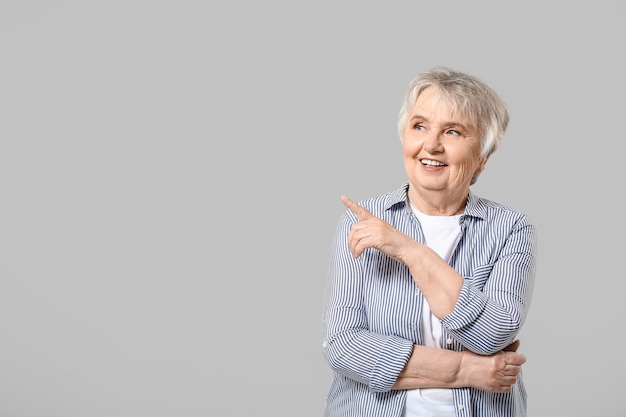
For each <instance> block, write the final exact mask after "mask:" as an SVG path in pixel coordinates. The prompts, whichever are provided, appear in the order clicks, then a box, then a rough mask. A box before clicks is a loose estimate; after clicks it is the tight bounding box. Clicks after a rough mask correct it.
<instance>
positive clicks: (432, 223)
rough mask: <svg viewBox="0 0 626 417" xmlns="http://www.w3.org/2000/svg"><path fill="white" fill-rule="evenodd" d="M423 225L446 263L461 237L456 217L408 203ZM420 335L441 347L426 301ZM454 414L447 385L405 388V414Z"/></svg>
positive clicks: (423, 416) (436, 321)
mask: <svg viewBox="0 0 626 417" xmlns="http://www.w3.org/2000/svg"><path fill="white" fill-rule="evenodd" d="M411 208H412V209H413V212H414V213H415V215H416V216H417V218H418V219H419V221H420V223H421V225H422V231H423V232H424V236H425V238H426V246H428V247H429V248H431V249H432V250H434V251H435V252H437V254H438V255H439V256H441V257H442V258H443V259H444V260H445V261H446V262H448V260H449V259H450V255H451V254H452V251H453V250H454V248H455V247H456V245H457V243H458V240H459V238H460V236H461V226H460V225H459V218H460V217H461V215H460V214H459V215H455V216H430V215H427V214H424V213H421V212H419V211H418V210H417V209H416V208H415V207H414V206H413V205H411ZM421 326H422V329H421V330H422V336H423V341H424V345H425V346H431V347H441V346H442V344H441V343H442V340H441V339H442V330H441V322H440V321H439V319H438V318H437V317H435V316H434V315H433V314H432V313H431V311H430V307H429V306H428V303H427V302H426V300H424V305H423V311H422V323H421ZM446 416H450V417H454V416H455V410H454V398H453V396H452V390H451V389H449V388H424V389H412V390H408V391H407V397H406V405H405V409H404V417H446Z"/></svg>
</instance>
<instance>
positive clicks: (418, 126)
mask: <svg viewBox="0 0 626 417" xmlns="http://www.w3.org/2000/svg"><path fill="white" fill-rule="evenodd" d="M413 129H415V130H418V131H422V130H425V129H426V128H425V127H424V126H422V125H419V124H417V125H415V126H413Z"/></svg>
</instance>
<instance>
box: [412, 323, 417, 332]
mask: <svg viewBox="0 0 626 417" xmlns="http://www.w3.org/2000/svg"><path fill="white" fill-rule="evenodd" d="M411 329H413V331H416V330H417V324H415V323H413V324H411Z"/></svg>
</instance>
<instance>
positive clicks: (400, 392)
mask: <svg viewBox="0 0 626 417" xmlns="http://www.w3.org/2000/svg"><path fill="white" fill-rule="evenodd" d="M507 124H508V111H507V109H506V105H505V104H504V103H503V101H502V100H501V99H500V98H499V97H498V95H497V94H496V93H495V92H494V91H493V89H492V88H490V87H489V86H487V85H486V84H485V83H483V82H482V81H480V80H479V79H477V78H476V77H473V76H471V75H468V74H465V73H460V72H456V71H452V70H449V69H447V68H435V69H432V70H431V71H428V72H426V73H423V74H420V75H418V76H417V77H416V78H415V79H414V80H413V81H412V82H411V83H410V85H409V89H408V91H407V94H406V97H405V101H404V104H403V106H402V109H401V111H400V115H399V123H398V130H399V134H400V137H401V141H402V149H403V155H404V166H405V170H406V175H407V177H408V181H407V182H406V183H405V184H403V185H402V186H401V187H400V188H399V189H397V190H395V191H392V192H389V193H387V194H384V195H380V196H378V197H374V198H370V199H366V200H364V201H361V202H359V203H358V204H357V203H356V202H354V201H352V200H350V199H349V198H347V197H342V200H343V203H344V204H345V205H346V207H347V210H346V212H345V213H344V215H343V216H342V217H341V219H340V221H339V224H338V227H337V232H336V237H335V240H334V242H333V247H332V256H331V262H330V269H329V277H328V284H327V290H326V296H325V302H324V314H323V330H324V335H323V337H324V340H323V353H324V357H325V358H326V360H327V362H328V364H329V366H330V367H331V369H332V370H333V373H334V377H333V381H332V385H331V387H330V391H329V394H328V400H327V407H326V416H327V417H339V416H354V417H366V416H375V417H387V416H389V417H402V416H404V417H417V416H419V417H424V416H433V417H435V416H436V417H446V416H451V417H452V416H456V417H461V416H468V417H470V416H472V417H487V416H489V417H494V416H498V417H499V416H516V417H520V416H526V390H525V388H524V385H523V380H522V374H521V365H522V364H523V363H524V362H525V360H526V359H525V357H524V356H523V355H521V354H519V353H517V352H516V351H517V347H518V345H519V341H518V340H517V339H516V337H517V335H518V333H519V331H520V329H521V328H522V325H523V324H524V320H525V318H526V315H527V313H528V308H529V305H530V301H531V295H532V289H533V283H534V277H535V246H536V235H535V227H534V225H533V224H532V223H531V222H530V221H529V219H528V218H527V217H526V216H525V215H524V214H522V213H520V212H518V211H516V210H514V209H512V208H509V207H507V206H504V205H502V204H498V203H496V202H493V201H489V200H486V199H483V198H480V197H478V196H476V195H474V194H473V193H472V192H471V191H470V186H471V185H472V184H474V182H475V181H476V179H477V177H478V176H479V174H480V173H481V172H482V171H483V170H484V168H485V165H486V163H487V161H488V159H489V157H490V155H491V154H492V153H493V152H494V151H495V150H496V149H497V148H498V145H499V144H500V141H501V140H502V138H503V136H504V132H505V130H506V127H507Z"/></svg>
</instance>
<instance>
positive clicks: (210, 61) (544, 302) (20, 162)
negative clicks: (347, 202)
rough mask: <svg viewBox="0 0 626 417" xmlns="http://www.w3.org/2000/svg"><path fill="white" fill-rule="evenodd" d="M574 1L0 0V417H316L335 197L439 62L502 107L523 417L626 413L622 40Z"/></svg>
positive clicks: (492, 179) (366, 180) (358, 193)
mask: <svg viewBox="0 0 626 417" xmlns="http://www.w3.org/2000/svg"><path fill="white" fill-rule="evenodd" d="M577 3H578V2H565V1H562V2H556V3H555V2H549V1H541V2H539V1H534V2H516V3H514V4H513V5H511V4H503V2H496V1H478V2H477V1H472V2H465V1H458V2H454V1H446V2H435V1H433V2H418V1H412V2H386V3H385V4H380V3H379V2H372V3H371V4H369V5H368V4H367V2H356V1H355V2H323V1H322V2H319V1H316V2H306V3H304V2H287V1H285V2H271V1H270V2H252V1H248V2H218V1H213V2H199V1H198V2H190V1H124V2H117V1H98V2H95V1H94V2H85V1H74V2H70V1H56V2H45V1H40V2H28V1H26V2H22V1H19V2H18V1H2V2H0V60H1V65H0V192H1V193H2V198H1V200H0V203H1V204H0V417H31V416H45V417H56V416H59V417H86V416H93V417H101V416H102V417H104V416H107V417H109V416H111V417H125V416H128V417H135V416H137V417H138V416H150V417H161V416H163V417H165V416H168V417H169V416H185V417H187V416H188V417H195V416H251V415H255V416H274V415H281V416H282V415H285V416H321V415H322V413H323V408H324V400H325V396H326V391H327V389H328V387H329V384H330V371H329V370H328V368H327V367H326V364H325V363H324V361H323V359H322V356H321V347H320V337H321V331H320V315H321V314H320V313H321V304H322V295H323V287H324V282H325V278H326V270H327V262H328V256H329V253H330V252H329V251H330V242H331V239H332V235H333V231H334V227H335V225H336V222H337V220H338V219H339V216H340V214H341V213H342V211H343V206H342V205H341V202H340V200H339V197H340V195H341V194H346V195H348V196H350V197H352V198H354V199H360V198H365V197H368V196H372V195H376V194H379V193H381V192H385V191H389V190H391V189H394V188H396V187H397V186H398V185H400V184H401V183H402V182H403V181H404V178H405V177H404V170H403V165H402V159H401V154H400V142H399V139H398V138H397V135H396V117H397V113H398V110H399V108H400V103H401V99H402V96H403V94H404V91H405V89H406V86H407V85H408V82H409V81H410V79H411V78H412V77H413V76H414V75H415V74H416V73H417V72H420V71H423V70H426V69H429V68H431V67H433V66H435V65H447V66H450V67H453V68H456V69H460V70H463V71H467V72H470V73H473V74H475V75H478V76H479V77H481V78H482V79H484V80H485V81H487V82H488V83H489V84H491V85H492V86H494V87H495V88H496V89H497V90H498V91H499V92H500V93H501V95H502V97H503V98H504V99H505V100H506V101H507V103H508V104H509V107H510V110H511V118H512V119H511V124H510V129H509V131H508V132H507V135H506V138H505V142H504V144H503V146H502V148H501V149H500V150H499V151H498V152H497V153H496V154H495V155H494V156H493V158H492V160H491V161H490V163H489V164H488V165H487V169H486V171H485V172H484V174H483V175H482V176H481V178H480V179H479V181H478V183H477V184H476V185H475V187H474V191H475V192H476V193H477V194H479V195H481V196H483V197H486V198H490V199H494V200H497V201H500V202H503V203H507V204H510V205H512V206H514V207H515V208H518V209H520V210H522V211H524V212H526V213H527V214H528V215H530V216H531V218H533V220H534V221H535V223H536V224H537V226H538V228H539V237H540V250H539V271H538V275H537V284H536V289H535V297H534V301H533V306H532V309H531V313H530V316H529V318H528V321H527V323H526V327H525V328H524V330H523V332H522V334H521V339H522V345H521V348H520V350H521V351H522V352H523V353H525V354H526V355H527V357H528V362H527V364H526V365H525V378H526V383H527V387H528V391H529V396H530V398H529V410H530V413H529V414H530V416H533V417H538V416H553V415H561V416H567V415H577V416H578V415H581V416H582V415H591V414H596V415H603V416H616V415H623V410H622V409H623V407H624V406H623V400H622V398H621V392H622V391H623V387H622V386H621V385H622V382H615V381H616V379H615V378H617V377H621V376H622V375H623V373H624V371H625V369H624V365H623V363H622V362H621V361H618V360H617V358H620V357H622V351H621V349H620V341H621V339H622V337H621V332H622V328H621V323H620V322H621V319H622V317H623V316H624V303H623V286H622V284H621V283H619V282H620V281H621V280H622V279H623V278H624V273H623V271H622V269H621V268H619V269H618V267H617V263H618V261H619V259H620V255H621V253H620V252H621V251H622V249H623V247H624V245H623V243H622V241H621V239H620V238H621V237H622V236H623V235H624V232H625V230H624V226H623V219H622V218H621V217H622V216H621V197H620V195H619V194H621V193H622V189H623V188H622V185H621V184H622V180H621V178H623V174H618V162H619V163H622V161H623V157H622V156H621V154H620V152H621V151H622V150H623V141H624V133H623V131H624V129H623V109H624V102H623V97H624V93H625V89H624V73H625V70H626V68H625V67H624V63H623V60H622V55H623V40H624V35H625V30H624V26H623V19H622V13H621V12H619V10H621V9H618V7H617V5H618V2H609V1H594V2H580V3H581V4H577ZM620 410H622V411H621V412H620Z"/></svg>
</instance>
